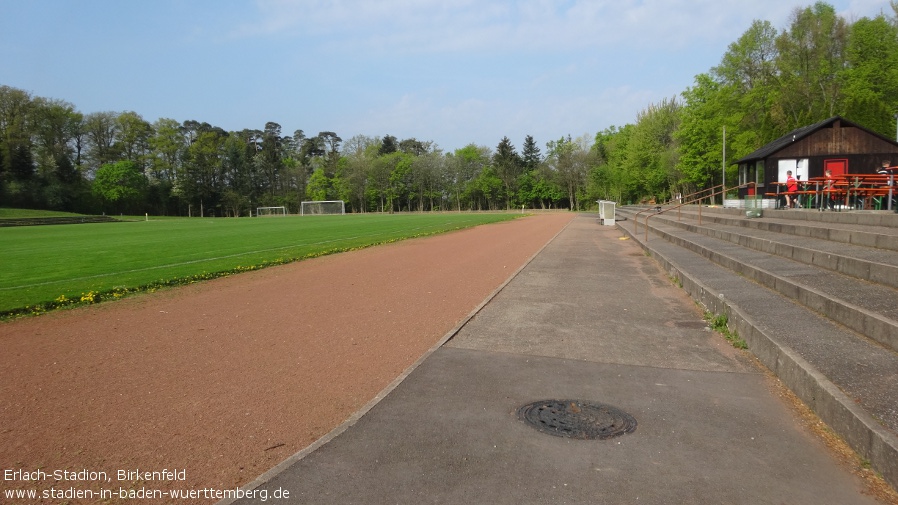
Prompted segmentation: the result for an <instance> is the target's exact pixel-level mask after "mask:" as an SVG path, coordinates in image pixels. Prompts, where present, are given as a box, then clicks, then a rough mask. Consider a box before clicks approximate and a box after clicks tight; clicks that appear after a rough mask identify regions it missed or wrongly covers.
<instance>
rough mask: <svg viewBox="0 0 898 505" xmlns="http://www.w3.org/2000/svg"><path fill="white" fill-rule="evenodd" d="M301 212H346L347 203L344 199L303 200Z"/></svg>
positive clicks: (314, 213) (309, 213)
mask: <svg viewBox="0 0 898 505" xmlns="http://www.w3.org/2000/svg"><path fill="white" fill-rule="evenodd" d="M299 213H300V215H303V216H315V215H321V214H346V205H345V204H344V203H343V200H324V201H313V202H302V203H301V204H300V206H299Z"/></svg>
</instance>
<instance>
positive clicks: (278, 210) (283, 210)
mask: <svg viewBox="0 0 898 505" xmlns="http://www.w3.org/2000/svg"><path fill="white" fill-rule="evenodd" d="M286 215H287V207H256V217H266V216H286Z"/></svg>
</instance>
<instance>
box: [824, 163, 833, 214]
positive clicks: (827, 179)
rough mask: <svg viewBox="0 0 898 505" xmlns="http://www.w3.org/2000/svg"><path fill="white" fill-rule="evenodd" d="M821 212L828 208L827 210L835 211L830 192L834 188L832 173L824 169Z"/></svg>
mask: <svg viewBox="0 0 898 505" xmlns="http://www.w3.org/2000/svg"><path fill="white" fill-rule="evenodd" d="M823 177H824V180H823V208H822V209H823V210H826V209H827V208H829V210H836V208H835V205H834V204H833V195H832V190H833V188H834V187H835V184H836V179H835V178H834V177H833V171H832V170H830V169H826V171H824V172H823Z"/></svg>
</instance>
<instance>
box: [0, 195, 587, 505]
mask: <svg viewBox="0 0 898 505" xmlns="http://www.w3.org/2000/svg"><path fill="white" fill-rule="evenodd" d="M572 218H573V214H570V213H550V214H544V215H538V216H531V217H526V218H522V219H517V220H514V221H511V222H505V223H499V224H493V225H486V226H480V227H476V228H472V229H468V230H462V231H458V232H453V233H448V234H445V235H440V236H435V237H428V238H422V239H414V240H408V241H404V242H399V243H396V244H391V245H386V246H379V247H373V248H369V249H364V250H361V251H355V252H351V253H344V254H338V255H333V256H327V257H323V258H318V259H314V260H308V261H302V262H298V263H293V264H289V265H284V266H280V267H274V268H269V269H266V270H261V271H257V272H249V273H245V274H241V275H236V276H232V277H227V278H223V279H217V280H213V281H209V282H206V283H202V284H197V285H192V286H186V287H182V288H176V289H171V290H166V291H164V292H158V293H153V294H147V295H141V296H138V297H134V298H130V299H125V300H122V301H118V302H113V303H105V304H102V305H98V306H94V307H87V308H81V309H75V310H70V311H61V312H57V313H52V314H49V315H45V316H41V317H37V318H31V319H21V320H17V321H11V322H8V323H4V324H0V349H2V350H3V352H2V353H0V370H2V374H3V380H2V383H0V421H2V422H0V471H7V470H9V471H17V470H24V471H26V472H35V471H36V470H38V469H42V470H44V471H46V472H48V473H52V472H54V471H56V470H70V471H75V472H80V471H82V470H87V471H89V472H106V474H107V475H108V477H109V480H108V481H96V480H95V479H93V478H90V479H88V480H86V481H56V480H54V479H52V478H51V479H45V480H43V481H39V482H26V481H24V480H23V479H19V480H15V481H4V482H3V484H2V486H0V490H2V489H37V490H48V489H49V488H51V487H53V488H54V489H73V490H92V491H95V492H98V491H99V490H100V489H111V490H114V491H115V492H119V489H120V488H124V489H132V490H135V491H137V490H141V489H145V490H169V489H174V488H179V489H204V488H208V489H215V490H220V489H234V488H236V487H238V486H240V485H242V484H244V483H246V482H249V481H251V480H252V479H254V478H255V477H257V476H258V475H260V474H261V473H264V472H265V471H266V470H268V469H269V468H271V467H273V466H274V465H276V464H277V463H279V462H280V461H282V460H284V459H285V458H287V457H288V456H289V455H291V454H293V453H295V452H297V451H299V450H300V449H302V448H304V447H306V446H308V445H309V444H311V443H312V442H314V441H315V440H316V439H318V438H320V437H321V436H323V435H325V434H326V433H328V432H329V431H330V430H331V429H333V428H334V427H335V426H337V425H339V424H340V423H341V422H343V421H344V420H345V419H347V418H348V417H350V416H351V415H352V414H353V413H354V412H356V411H357V410H358V409H359V408H361V407H362V406H364V405H365V404H366V403H367V402H368V401H369V400H371V399H372V398H374V397H375V396H376V395H377V393H378V392H380V391H381V390H382V389H383V388H384V387H386V386H387V385H388V384H390V382H392V381H393V380H394V379H395V378H396V377H398V376H399V375H400V374H402V373H403V371H404V370H405V369H406V368H407V367H409V366H410V365H411V364H413V363H414V362H415V361H416V360H417V359H418V358H419V357H420V356H421V355H422V354H423V353H425V352H426V351H427V350H428V349H430V348H431V347H432V346H433V345H435V344H436V343H437V342H438V341H439V340H440V339H441V338H442V337H443V336H444V335H445V334H446V333H447V332H448V331H450V330H451V329H452V328H454V327H455V326H456V325H457V324H458V323H459V322H460V321H461V320H463V319H464V318H465V317H466V316H467V315H468V314H469V313H470V312H471V311H472V310H473V309H474V308H476V307H477V306H478V305H479V304H480V303H481V302H482V301H483V300H484V299H485V298H486V297H487V296H489V295H490V293H492V292H493V291H494V290H495V289H496V288H497V287H498V286H500V285H501V284H502V283H503V282H505V281H506V280H507V279H508V278H509V276H511V275H512V274H513V273H514V272H515V271H517V270H518V268H519V267H520V266H522V265H523V264H524V263H525V262H526V261H527V260H528V259H529V258H531V257H532V256H533V255H534V254H535V253H536V252H537V251H538V250H539V249H540V248H541V247H542V246H543V245H545V244H546V243H547V242H548V241H549V240H550V239H551V238H552V237H553V236H554V235H555V234H556V233H557V232H558V231H560V230H561V229H562V228H563V227H564V226H565V225H566V224H567V223H568V222H569V221H570V220H571V219H572ZM163 469H168V470H173V469H177V470H183V472H184V473H183V476H184V477H185V478H186V479H185V480H184V481H151V480H148V479H146V478H136V479H135V478H127V479H125V480H123V481H119V480H118V471H119V470H126V471H127V470H131V471H134V470H140V471H141V472H143V471H151V472H152V471H155V472H160V471H162V470H163ZM94 477H96V475H95V476H94ZM132 477H133V475H132ZM118 501H124V500H102V499H97V498H94V499H80V500H79V499H73V500H68V501H67V500H64V499H63V500H61V499H48V500H36V501H26V502H30V503H65V502H68V503H95V502H98V503H107V502H112V503H115V502H118ZM169 501H172V500H168V499H162V500H141V502H142V503H165V502H169ZM179 501H180V502H182V503H214V502H215V501H217V500H215V499H197V500H188V501H183V500H179Z"/></svg>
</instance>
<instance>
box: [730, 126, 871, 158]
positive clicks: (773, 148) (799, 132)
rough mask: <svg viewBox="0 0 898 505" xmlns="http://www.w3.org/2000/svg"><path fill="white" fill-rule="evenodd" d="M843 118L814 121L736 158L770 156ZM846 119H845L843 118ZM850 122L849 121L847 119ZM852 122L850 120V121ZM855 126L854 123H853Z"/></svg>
mask: <svg viewBox="0 0 898 505" xmlns="http://www.w3.org/2000/svg"><path fill="white" fill-rule="evenodd" d="M839 119H842V118H841V117H839V116H834V117H831V118H829V119H826V120H823V121H820V122H819V123H814V124H812V125H808V126H803V127H801V128H798V129H795V130H792V131H790V132H789V133H787V134H785V135H783V136H782V137H780V138H778V139H776V140H774V141H773V142H771V143H769V144H767V145H765V146H763V147H761V148H760V149H758V150H757V151H755V152H753V153H751V154H749V155H748V156H744V157H742V158H741V159H739V160H736V163H742V162H744V161H754V160H763V159H765V158H767V157H768V156H770V155H771V154H773V153H775V152H777V151H779V150H780V149H782V148H784V147H786V146H787V145H789V144H791V143H792V142H796V141H798V140H801V139H803V138H805V137H807V136H808V135H810V134H812V133H814V132H816V131H817V130H819V129H821V128H823V127H825V126H829V125H830V124H832V123H834V122H836V121H837V120H839ZM843 121H844V120H843ZM846 122H848V121H846ZM849 123H850V122H849ZM851 124H852V126H854V124H853V123H851Z"/></svg>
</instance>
